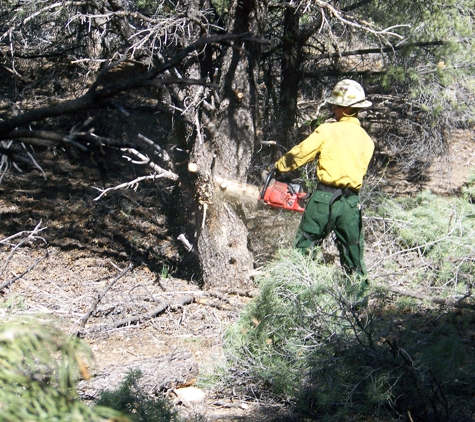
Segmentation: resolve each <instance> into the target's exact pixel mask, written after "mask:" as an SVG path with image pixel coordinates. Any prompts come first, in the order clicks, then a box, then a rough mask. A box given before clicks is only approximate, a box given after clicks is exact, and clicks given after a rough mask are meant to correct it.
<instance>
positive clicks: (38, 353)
mask: <svg viewBox="0 0 475 422" xmlns="http://www.w3.org/2000/svg"><path fill="white" fill-rule="evenodd" d="M90 358H91V354H90V351H89V349H88V348H87V346H86V344H85V343H83V342H81V341H80V340H79V339H78V338H75V337H71V336H68V335H66V334H64V333H62V332H61V331H60V330H58V329H57V328H56V327H55V326H54V325H52V324H50V323H47V322H43V323H40V322H39V321H38V320H35V319H23V320H14V321H10V320H3V321H2V323H1V325H0V403H1V405H0V420H2V421H6V422H8V421H12V422H13V421H14V422H17V421H31V422H33V421H44V422H52V421H61V422H66V421H74V422H81V421H84V422H86V421H87V422H95V421H105V420H111V418H114V419H113V420H115V421H121V420H122V421H126V420H127V419H126V418H123V417H122V416H121V415H120V413H118V412H115V411H113V410H111V409H108V408H105V407H102V406H98V407H95V408H94V409H92V408H90V407H88V406H86V405H85V404H84V403H82V402H81V401H80V400H79V399H78V397H77V393H76V382H77V380H78V378H79V374H81V373H82V375H83V376H88V373H87V361H88V360H89V359H90Z"/></svg>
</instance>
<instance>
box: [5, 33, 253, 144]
mask: <svg viewBox="0 0 475 422" xmlns="http://www.w3.org/2000/svg"><path fill="white" fill-rule="evenodd" d="M243 38H246V39H247V38H249V34H224V35H216V36H212V37H203V38H200V39H198V40H197V41H195V42H194V43H191V44H190V45H188V46H187V47H185V48H183V49H182V50H180V51H179V52H178V53H177V54H176V55H175V56H173V57H172V58H170V59H169V60H166V61H165V63H163V64H161V65H159V66H157V67H154V68H152V69H150V70H149V71H147V72H145V73H143V74H140V75H138V76H136V77H132V78H126V79H122V80H121V81H119V82H117V83H115V84H111V85H108V86H105V87H103V88H101V89H98V90H94V91H88V92H87V93H86V94H84V95H82V96H81V97H78V98H76V99H74V100H66V101H61V102H59V103H57V104H53V105H49V106H45V107H40V108H36V109H34V110H30V111H27V112H25V113H22V114H19V115H17V116H14V117H12V118H10V119H6V120H2V121H0V133H2V137H3V138H4V139H6V138H8V136H6V134H7V133H9V132H12V131H13V130H14V129H16V128H18V127H22V126H25V125H28V124H30V123H32V122H34V121H41V120H44V119H46V118H48V117H57V116H62V115H65V114H70V113H75V112H77V111H79V110H86V109H88V108H91V107H94V106H95V105H96V104H97V103H98V102H100V101H102V100H106V99H109V98H112V97H114V96H115V95H117V94H120V93H121V92H125V91H130V90H134V89H137V88H142V87H146V86H149V85H150V82H151V81H153V80H154V79H155V78H156V77H158V76H159V75H161V74H163V73H165V72H166V71H168V70H170V69H173V68H175V66H177V65H178V64H180V63H181V62H182V60H184V59H185V58H186V57H187V56H188V55H189V54H190V53H192V52H193V51H195V50H198V49H200V48H201V47H202V46H204V45H206V44H212V43H224V42H227V41H231V40H236V39H243ZM254 41H256V42H257V41H258V40H254Z"/></svg>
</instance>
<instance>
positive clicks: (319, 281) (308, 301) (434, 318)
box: [225, 250, 475, 421]
mask: <svg viewBox="0 0 475 422" xmlns="http://www.w3.org/2000/svg"><path fill="white" fill-rule="evenodd" d="M317 256H319V253H318V251H317ZM259 288H260V294H259V296H258V297H257V298H256V299H255V300H254V301H253V302H252V303H251V304H250V305H249V306H248V307H247V308H246V310H245V311H244V312H243V313H242V315H241V317H240V320H239V322H238V323H237V324H236V325H235V326H233V327H231V329H230V330H229V331H228V332H227V334H226V337H225V347H226V351H227V355H228V358H229V361H230V363H231V365H232V367H234V368H239V373H240V374H243V373H247V374H249V377H250V378H251V380H250V381H249V383H251V382H252V383H259V382H260V383H261V384H262V386H263V388H271V389H272V390H273V391H274V392H275V393H277V394H282V395H283V396H285V397H286V398H287V399H291V400H295V401H296V402H297V403H299V405H300V409H301V410H303V411H305V412H310V413H313V412H315V414H316V415H318V418H319V420H326V421H340V420H350V419H351V420H359V419H361V420H367V419H368V418H369V419H371V418H372V420H373V419H374V420H394V419H393V418H394V417H396V418H397V417H398V415H403V414H409V413H410V414H411V417H413V418H414V420H446V421H451V420H454V421H455V420H461V419H463V418H464V417H469V415H470V414H471V413H470V412H471V406H470V400H471V397H473V394H474V393H475V386H474V384H473V383H472V382H470V381H468V382H466V383H463V390H464V391H463V397H466V398H468V402H467V401H464V400H463V399H462V400H461V398H460V393H459V388H460V386H459V383H460V381H459V380H460V379H467V380H468V379H471V377H472V373H473V371H474V370H475V354H474V352H473V350H472V349H471V347H469V345H468V344H466V342H464V340H463V336H467V335H468V336H469V333H470V329H469V327H470V324H471V323H472V322H473V317H472V316H471V315H467V316H464V315H462V314H459V315H458V316H453V315H451V314H441V313H440V312H434V313H432V312H430V311H427V312H425V313H422V312H420V311H418V312H414V313H412V312H408V310H410V309H411V308H409V307H408V306H410V305H411V304H409V303H408V304H406V306H403V307H397V308H394V307H393V308H384V306H383V304H384V303H385V301H387V297H385V294H384V291H383V290H381V291H379V292H376V290H373V291H372V292H371V296H372V297H373V307H372V308H360V307H358V306H355V303H357V301H358V299H359V298H361V297H362V292H363V291H364V289H362V286H361V284H359V283H358V281H357V280H349V279H348V278H346V277H345V276H343V275H342V274H341V273H339V272H338V270H336V269H335V268H334V267H329V266H326V265H324V264H323V263H322V261H321V260H320V259H316V260H313V259H311V258H310V257H309V256H304V255H301V254H300V253H299V252H298V251H294V250H285V251H281V253H280V256H279V257H278V258H277V259H276V260H275V261H274V262H272V263H270V264H269V266H268V267H267V268H265V271H264V272H263V276H262V277H261V278H260V279H259ZM412 309H413V310H414V309H415V307H412ZM408 412H409V413H408ZM358 418H359V419H358Z"/></svg>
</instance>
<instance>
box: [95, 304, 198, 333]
mask: <svg viewBox="0 0 475 422" xmlns="http://www.w3.org/2000/svg"><path fill="white" fill-rule="evenodd" d="M194 301H195V298H194V297H193V296H184V297H182V298H179V299H175V300H174V301H172V302H165V303H162V304H160V305H158V306H156V307H155V308H153V309H152V310H150V311H149V312H145V313H144V314H140V315H136V316H132V317H130V318H124V319H121V320H119V321H116V322H114V323H113V324H110V325H106V326H103V325H100V326H95V327H92V328H91V329H90V330H89V332H98V331H106V330H111V329H114V328H119V327H123V326H125V325H132V324H136V323H140V322H143V321H147V320H149V319H152V318H154V317H156V316H157V315H159V314H161V313H162V312H164V311H166V310H167V309H168V308H174V307H178V306H184V305H189V304H190V303H193V302H194Z"/></svg>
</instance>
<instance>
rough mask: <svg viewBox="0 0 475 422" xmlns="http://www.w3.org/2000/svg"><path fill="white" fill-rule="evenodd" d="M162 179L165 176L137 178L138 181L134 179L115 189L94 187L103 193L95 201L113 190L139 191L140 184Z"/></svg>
mask: <svg viewBox="0 0 475 422" xmlns="http://www.w3.org/2000/svg"><path fill="white" fill-rule="evenodd" d="M162 177H165V176H164V175H163V174H151V175H149V176H141V177H137V178H136V179H134V180H132V181H130V182H126V183H121V184H120V185H117V186H113V187H111V188H107V189H101V188H98V187H96V186H93V189H97V190H98V191H100V192H101V194H100V195H99V196H97V197H96V198H94V201H97V200H99V199H101V198H102V197H103V196H104V195H107V192H110V191H112V190H118V189H128V188H132V189H134V190H135V189H137V187H138V185H139V183H140V182H142V181H144V180H155V179H161V178H162Z"/></svg>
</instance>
